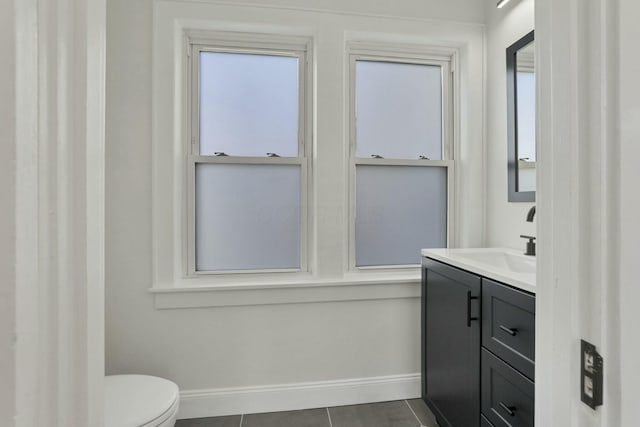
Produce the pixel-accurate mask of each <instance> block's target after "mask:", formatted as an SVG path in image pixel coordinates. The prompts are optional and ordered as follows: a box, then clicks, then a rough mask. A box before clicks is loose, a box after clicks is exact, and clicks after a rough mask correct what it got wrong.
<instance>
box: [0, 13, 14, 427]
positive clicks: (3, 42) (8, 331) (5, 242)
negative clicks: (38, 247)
mask: <svg viewBox="0 0 640 427" xmlns="http://www.w3.org/2000/svg"><path fill="white" fill-rule="evenodd" d="M15 46H16V33H15V13H14V10H13V2H10V3H9V5H8V7H6V8H5V10H4V11H3V13H2V14H0V57H2V58H4V60H3V62H4V64H3V66H2V67H0V129H3V131H2V135H1V136H0V200H2V201H3V207H2V209H0V253H1V254H2V256H1V257H0V361H1V362H0V424H1V425H3V426H7V427H10V426H13V425H14V420H13V416H14V413H15V332H16V329H15V327H16V325H15V300H16V276H15V261H16V253H15V251H16V229H15V225H16V221H15V213H16V205H15V201H16V197H15V185H16V179H15V175H16V164H15V162H16V144H15V112H14V109H15V104H16V96H15V83H16V78H15V58H16V49H15ZM12 65H13V66H12Z"/></svg>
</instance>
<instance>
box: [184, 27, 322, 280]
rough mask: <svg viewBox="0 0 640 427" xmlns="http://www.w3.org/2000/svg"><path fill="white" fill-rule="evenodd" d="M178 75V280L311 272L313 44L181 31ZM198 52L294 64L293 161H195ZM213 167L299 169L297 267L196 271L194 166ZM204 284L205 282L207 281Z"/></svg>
mask: <svg viewBox="0 0 640 427" xmlns="http://www.w3.org/2000/svg"><path fill="white" fill-rule="evenodd" d="M183 49H184V53H183V55H182V58H183V69H184V70H185V78H184V80H185V83H184V84H185V87H184V94H185V95H184V96H183V98H185V99H184V100H183V108H184V118H183V120H184V121H183V127H182V129H183V135H182V143H183V146H182V148H183V152H184V153H185V154H186V156H185V171H186V173H185V174H183V183H182V188H183V189H184V191H185V194H186V201H185V202H184V203H183V204H182V218H183V220H182V236H181V240H182V248H183V249H182V256H181V258H182V270H181V271H182V275H183V277H187V278H194V277H196V278H197V277H200V278H210V280H211V281H213V282H227V281H229V280H230V279H231V278H232V277H233V276H236V275H243V276H244V275H259V274H271V275H273V274H282V275H284V276H291V275H298V276H299V275H306V274H308V273H309V272H310V271H311V265H310V262H309V260H310V254H311V249H312V237H311V225H312V221H313V218H312V212H313V207H312V205H311V204H312V200H313V186H312V156H311V153H312V149H313V148H312V147H313V145H312V144H313V133H312V128H313V122H312V112H313V91H312V84H313V69H312V67H311V66H310V62H311V61H310V58H312V57H313V40H312V38H311V37H306V36H291V35H280V34H264V33H247V32H228V31H223V32H221V31H203V30H192V29H186V30H183ZM202 51H207V52H225V53H240V54H262V55H272V56H287V57H293V58H298V71H299V73H298V75H299V79H298V91H299V103H298V156H297V157H277V158H272V157H258V156H253V157H251V156H229V157H215V156H207V155H200V154H199V151H200V138H199V126H198V125H199V102H198V100H199V95H200V93H199V89H200V87H199V84H198V83H196V81H197V78H198V77H199V71H198V70H197V68H199V67H198V65H199V60H198V54H199V53H200V52H202ZM197 163H215V164H245V165H246V164H272V165H273V164H287V165H298V166H300V267H299V268H291V269H251V270H224V271H198V270H196V263H195V165H196V164H197ZM208 281H209V280H208Z"/></svg>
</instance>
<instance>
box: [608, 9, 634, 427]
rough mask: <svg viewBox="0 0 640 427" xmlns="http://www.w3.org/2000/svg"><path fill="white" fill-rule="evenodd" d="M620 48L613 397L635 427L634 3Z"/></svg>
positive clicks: (622, 25)
mask: <svg viewBox="0 0 640 427" xmlns="http://www.w3.org/2000/svg"><path fill="white" fill-rule="evenodd" d="M619 7H620V9H619V14H620V18H619V19H620V21H619V32H618V37H619V39H618V40H616V41H617V42H618V43H619V48H618V49H619V50H618V53H619V54H620V65H619V67H618V72H619V79H620V88H619V93H618V94H619V96H620V110H619V114H620V115H619V120H620V122H619V126H620V142H621V144H620V147H621V148H620V153H619V156H620V157H619V166H620V169H619V171H620V173H619V175H618V178H619V188H620V193H619V194H620V196H619V200H620V208H621V209H620V211H621V215H620V218H619V230H620V279H619V280H620V294H619V300H617V301H615V303H619V304H620V306H619V310H620V311H619V321H620V332H619V334H620V341H621V348H620V350H619V354H620V371H619V373H618V375H619V376H618V378H620V380H621V384H620V385H619V388H617V384H615V386H616V389H614V390H612V393H611V394H612V395H613V396H616V397H619V398H620V400H621V412H622V414H621V417H620V418H621V421H622V423H621V425H623V426H633V425H636V424H637V423H638V410H637V406H638V399H639V397H640V392H639V391H638V384H640V367H639V366H638V360H640V333H638V328H637V327H636V325H637V315H638V305H637V302H638V301H640V286H639V281H638V254H639V253H640V251H639V249H638V242H639V241H640V192H639V191H638V183H640V168H638V158H639V156H640V143H638V141H640V81H639V80H638V76H640V58H638V55H634V54H632V53H631V52H633V49H636V45H637V41H638V40H640V27H639V26H638V20H639V19H640V4H639V3H638V2H637V1H634V0H620V6H619Z"/></svg>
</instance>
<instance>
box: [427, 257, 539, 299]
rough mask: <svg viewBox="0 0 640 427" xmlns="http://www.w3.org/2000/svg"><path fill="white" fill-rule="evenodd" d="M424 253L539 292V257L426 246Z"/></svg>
mask: <svg viewBox="0 0 640 427" xmlns="http://www.w3.org/2000/svg"><path fill="white" fill-rule="evenodd" d="M422 256H424V257H427V258H431V259H434V260H436V261H440V262H443V263H446V264H450V265H452V266H454V267H458V268H461V269H463V270H467V271H470V272H472V273H475V274H478V275H480V276H484V277H487V278H489V279H493V280H496V281H498V282H502V283H505V284H507V285H511V286H513V287H515V288H518V289H522V290H524V291H527V292H531V293H533V294H535V293H536V273H535V269H536V258H535V257H532V256H527V255H524V254H523V253H522V252H520V251H516V250H514V249H506V248H464V249H423V250H422Z"/></svg>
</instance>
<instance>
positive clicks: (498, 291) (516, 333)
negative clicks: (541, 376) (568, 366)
mask: <svg viewBox="0 0 640 427" xmlns="http://www.w3.org/2000/svg"><path fill="white" fill-rule="evenodd" d="M535 311H536V303H535V297H534V296H533V295H531V294H528V293H525V292H522V291H519V290H517V289H513V288H510V287H508V286H505V285H502V284H500V283H497V282H494V281H492V280H489V279H485V278H483V279H482V346H483V347H486V348H487V349H489V350H491V352H492V353H494V354H496V355H497V356H499V357H500V358H502V359H503V360H504V361H505V362H507V363H508V364H510V365H511V366H513V367H514V368H516V369H517V370H519V371H520V372H522V373H523V374H524V375H525V376H527V377H528V378H529V379H531V380H533V379H534V374H535V323H536V320H535Z"/></svg>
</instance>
